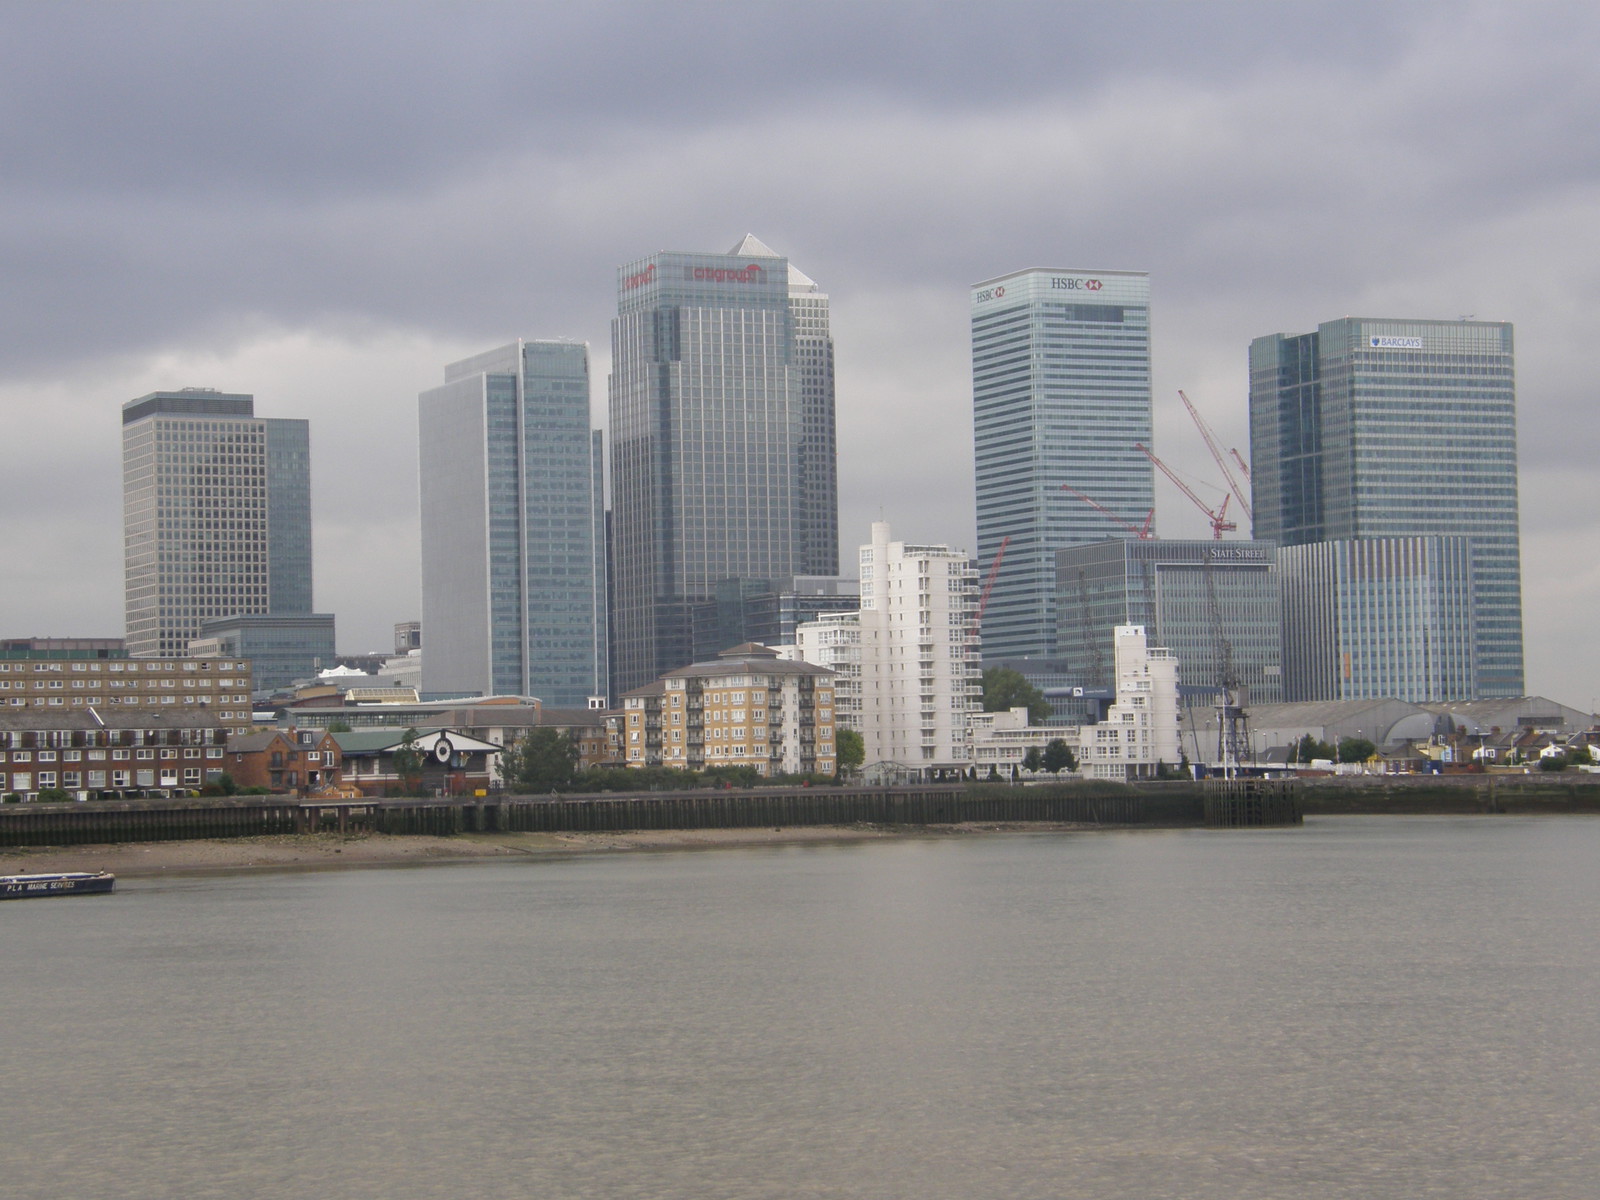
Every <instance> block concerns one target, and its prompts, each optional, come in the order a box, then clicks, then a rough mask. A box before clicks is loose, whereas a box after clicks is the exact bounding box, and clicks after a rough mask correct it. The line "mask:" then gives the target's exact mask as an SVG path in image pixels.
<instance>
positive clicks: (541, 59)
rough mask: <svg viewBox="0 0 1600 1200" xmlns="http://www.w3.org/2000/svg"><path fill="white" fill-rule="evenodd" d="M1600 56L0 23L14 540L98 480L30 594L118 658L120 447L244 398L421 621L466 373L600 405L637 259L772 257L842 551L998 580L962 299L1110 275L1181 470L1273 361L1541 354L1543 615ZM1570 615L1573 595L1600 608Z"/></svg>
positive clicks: (1595, 156) (616, 22)
mask: <svg viewBox="0 0 1600 1200" xmlns="http://www.w3.org/2000/svg"><path fill="white" fill-rule="evenodd" d="M1597 43H1600V18H1597V17H1596V16H1594V15H1592V14H1591V12H1590V9H1589V7H1588V6H1582V5H1578V4H1570V5H1566V4H1519V5H1493V4H1422V3H1418V4H1403V5H1393V4H1351V3H1346V4H1270V3H1260V4H1217V3H1173V4H1106V3H1103V2H1102V3H1085V4H1069V3H1059V2H1057V3H1048V4H1003V3H1002V4H992V5H984V6H975V5H963V6H957V5H948V6H936V5H926V4H889V3H848V4H804V3H786V4H748V3H747V4H731V3H730V4H716V5H695V4H662V5H641V4H610V5H604V4H602V5H593V4H589V5H566V6H561V7H557V6H555V5H534V6H530V5H527V4H459V5H449V6H444V5H420V4H400V3H384V4H363V3H357V4H322V3H319V4H308V5H293V4H270V5H267V4H263V5H241V4H230V5H217V4H204V5H198V4H138V5H136V4H127V3H117V4H107V5H90V4H54V5H43V4H40V5H11V6H8V7H6V8H4V9H3V10H0V118H3V119H0V273H3V275H0V277H3V278H4V279H5V282H6V286H5V288H4V289H0V330H3V333H0V403H4V404H6V405H7V406H8V408H9V409H11V410H16V411H15V412H8V416H12V418H13V420H12V428H13V431H15V430H17V429H19V428H21V429H25V431H26V434H27V440H26V441H21V440H19V439H18V438H17V437H15V436H13V437H12V438H11V439H10V444H9V446H7V447H6V448H5V449H0V506H4V509H5V511H6V512H7V513H8V514H10V515H13V516H14V515H16V514H17V513H24V514H26V513H27V510H28V507H29V506H30V505H31V504H33V503H36V498H37V497H38V496H40V495H45V494H51V489H50V487H49V484H50V482H51V480H52V479H53V478H55V477H56V476H57V475H58V474H59V472H60V470H61V463H60V462H59V461H56V460H54V459H52V457H51V454H50V452H49V451H48V450H44V451H41V450H40V449H39V448H40V447H46V448H49V447H55V446H73V447H75V448H76V452H77V453H79V454H88V455H90V456H91V457H93V456H98V457H97V458H94V461H95V462H97V463H99V468H98V474H97V475H96V476H95V479H96V482H95V483H94V484H93V485H92V486H85V487H81V488H77V489H72V490H71V491H69V492H67V493H59V492H58V493H57V495H58V499H56V500H54V501H53V504H52V511H51V513H50V514H49V519H48V520H45V519H43V518H41V519H39V520H37V521H31V522H23V523H22V524H24V525H26V528H27V533H26V535H25V536H26V543H27V546H28V549H29V553H30V556H32V557H31V559H30V561H35V560H36V561H38V562H49V563H50V566H49V568H48V569H40V570H38V571H37V572H36V574H35V575H34V576H32V577H30V578H33V579H34V580H35V582H36V583H39V585H40V586H37V587H36V586H34V585H33V584H30V586H29V587H28V588H27V589H26V590H25V591H23V590H13V591H12V592H11V594H8V595H7V596H6V597H5V600H6V602H7V604H9V605H11V606H12V607H13V609H16V608H17V606H18V604H19V601H18V597H29V598H33V597H38V598H39V599H38V600H37V601H36V602H35V601H33V600H31V599H30V600H28V601H25V602H24V603H36V608H35V611H38V612H40V613H43V614H46V615H51V614H60V613H67V612H72V611H78V612H80V613H81V612H82V611H83V610H82V609H81V608H79V609H76V610H74V609H73V607H72V606H73V605H77V604H80V603H81V598H82V596H83V595H86V594H104V595H109V596H110V597H111V599H110V601H109V602H108V603H105V604H103V605H102V608H103V611H104V612H105V613H108V614H111V616H109V617H107V616H102V617H100V618H96V619H95V620H94V621H90V620H89V619H87V618H82V617H80V619H78V621H77V625H78V626H79V628H77V629H76V630H75V629H73V628H68V627H65V626H63V627H61V628H59V629H56V630H55V632H61V633H70V632H82V627H83V626H85V625H89V624H93V625H94V627H95V629H96V630H97V631H99V632H105V631H106V630H107V624H106V622H107V620H110V619H113V618H114V616H115V614H116V613H117V611H118V609H119V606H120V582H119V580H120V576H119V567H120V564H119V563H118V562H117V561H116V556H117V554H118V552H119V551H118V547H119V544H120V541H119V537H120V523H119V513H118V512H117V509H116V488H115V478H116V463H117V447H116V426H115V420H114V416H108V414H112V413H114V409H115V405H116V404H117V403H120V402H121V401H122V400H125V399H128V398H129V397H130V396H131V395H134V394H136V390H137V388H140V387H156V386H182V385H187V384H212V385H215V386H220V387H224V388H233V389H237V390H242V391H254V392H256V393H257V394H258V398H259V400H260V405H261V411H263V412H266V413H269V414H271V415H305V416H309V417H311V418H312V419H313V421H314V446H315V447H316V449H315V453H314V470H315V471H316V472H319V474H318V475H317V478H316V487H317V493H316V494H317V501H316V503H317V504H318V506H319V508H318V529H319V534H318V536H319V541H318V572H319V574H318V594H319V602H322V603H324V604H326V606H329V607H337V608H338V609H339V611H340V612H341V614H342V615H341V640H342V641H343V640H344V637H345V633H346V631H348V630H349V629H350V628H351V626H352V624H357V623H360V622H362V621H365V622H366V629H367V630H368V632H367V634H366V635H365V636H363V637H361V638H360V641H361V642H363V643H364V642H373V643H374V644H379V643H381V640H382V639H381V638H380V637H378V633H380V632H381V630H382V628H383V623H384V622H387V621H392V620H397V619H401V618H403V617H408V616H415V615H416V614H415V612H414V611H393V612H391V611H389V609H390V608H391V607H393V608H396V609H404V608H405V606H406V605H407V604H413V605H414V599H410V597H413V596H414V593H415V579H414V575H415V555H414V546H411V545H408V541H407V539H408V537H414V532H413V530H414V507H415V491H416V482H415V453H416V449H415V432H414V414H415V394H416V392H417V391H418V390H419V389H421V388H423V387H427V386H430V385H431V384H432V383H434V382H436V381H437V380H438V378H439V369H440V367H441V366H442V363H443V361H447V357H448V356H450V355H457V354H460V353H466V352H470V351H471V350H476V349H482V348H485V347H487V346H490V345H495V344H499V343H502V342H504V341H506V340H509V339H510V338H513V337H517V336H531V337H541V336H557V335H566V336H572V337H577V338H581V339H586V340H589V341H590V342H591V343H593V345H594V347H595V353H596V389H595V394H596V398H597V408H598V409H600V410H601V411H602V412H603V408H604V403H603V396H604V384H603V370H604V365H605V361H604V360H605V353H606V343H607V328H608V319H609V316H610V314H611V313H612V312H613V311H614V304H615V300H614V291H613V289H614V272H615V270H616V267H617V266H618V265H619V264H620V263H622V262H625V261H627V260H629V259H632V258H636V257H638V256H641V255H644V254H647V253H650V252H652V251H654V250H657V249H662V248H682V249H721V248H723V247H724V246H727V245H730V244H732V243H733V242H734V240H735V239H736V238H737V237H738V236H740V235H741V234H742V233H744V232H746V231H754V232H756V233H758V234H759V235H760V236H761V237H762V238H763V239H764V240H766V241H767V242H768V243H769V244H770V245H772V246H774V247H776V248H777V249H779V250H780V251H782V252H785V253H787V254H789V255H791V256H792V257H793V258H794V259H795V261H796V262H797V264H798V265H799V266H801V267H802V268H803V269H804V270H805V271H807V272H808V273H809V274H810V275H812V276H813V277H814V278H816V279H818V280H819V282H821V284H822V285H823V287H824V288H825V289H826V290H827V291H829V292H830V293H831V295H832V296H833V304H834V317H835V337H836V340H837V342H838V347H839V363H840V367H839V371H840V375H839V380H840V384H839V386H840V394H839V407H840V429H841V462H840V483H841V495H842V497H843V498H844V505H845V510H846V511H845V512H844V514H843V515H842V519H841V528H842V530H844V531H845V533H844V541H845V544H846V547H847V549H848V548H849V547H851V546H853V545H854V543H855V541H856V540H858V539H859V537H860V536H862V535H863V533H864V526H865V522H866V521H867V520H870V519H872V518H874V517H877V516H878V515H880V511H879V510H880V506H881V508H882V515H884V516H887V517H888V518H889V519H890V520H891V521H892V522H894V523H895V524H896V528H897V531H898V530H900V528H901V526H902V525H905V526H907V527H906V528H904V530H903V532H905V533H906V534H907V535H909V536H914V537H917V538H925V539H928V540H944V541H949V542H951V543H952V544H955V545H961V546H968V547H970V545H971V538H972V532H971V526H972V513H971V508H972V504H971V493H970V486H969V485H967V484H966V483H964V482H963V481H965V480H968V479H970V472H971V448H970V391H969V386H968V366H967V361H966V356H967V350H966V338H967V315H966V306H965V289H966V286H967V285H968V284H970V283H973V282H975V281H977V280H979V279H982V278H987V277H990V276H993V275H996V274H1000V273H1004V272H1007V271H1010V270H1014V269H1017V268H1019V267H1022V266H1028V265H1036V264H1037V265H1061V266H1101V267H1124V268H1134V269H1146V270H1149V271H1151V273H1152V281H1153V288H1154V295H1155V315H1154V320H1155V357H1156V364H1155V365H1156V398H1157V422H1156V429H1157V440H1158V447H1159V448H1160V449H1161V450H1162V452H1163V453H1164V454H1167V455H1169V456H1170V457H1172V458H1174V459H1175V460H1177V461H1180V462H1186V463H1204V462H1205V461H1206V460H1205V459H1204V457H1203V455H1204V450H1203V448H1201V447H1200V446H1199V445H1198V442H1197V441H1196V440H1195V438H1194V435H1193V433H1192V431H1191V430H1190V429H1189V428H1188V425H1187V418H1186V416H1185V415H1184V414H1183V412H1182V411H1181V409H1179V408H1178V407H1177V405H1176V400H1175V394H1174V393H1175V389H1176V388H1177V387H1185V388H1186V389H1187V390H1189V391H1190V394H1191V395H1192V396H1194V397H1195V398H1196V400H1197V401H1198V402H1200V403H1201V404H1202V406H1203V407H1204V408H1205V411H1206V412H1207V415H1208V418H1209V419H1210V420H1211V421H1212V423H1213V424H1214V425H1215V426H1216V427H1217V430H1218V433H1219V434H1220V435H1221V436H1222V438H1223V440H1224V442H1225V443H1227V444H1229V445H1240V446H1243V445H1245V444H1246V441H1247V431H1246V430H1245V427H1244V413H1243V408H1244V406H1243V396H1244V378H1243V358H1244V349H1245V346H1246V344H1247V343H1248V341H1249V339H1250V338H1251V337H1253V336H1256V335H1259V334H1262V333H1267V332H1272V331H1274V330H1284V331H1288V332H1298V331H1304V330H1307V329H1310V328H1313V327H1314V326H1315V325H1316V323H1317V322H1319V321H1323V320H1328V319H1330V318H1332V317H1336V316H1339V315H1343V314H1345V313H1356V314H1361V315H1373V316H1381V315H1428V316H1439V317H1453V316H1456V315H1460V314H1464V313H1475V314H1476V315H1478V316H1480V317H1484V318H1495V319H1511V320H1515V321H1516V322H1517V324H1518V329H1517V341H1518V352H1519V354H1518V367H1519V388H1520V395H1519V398H1520V407H1521V418H1522V442H1523V452H1524V461H1525V463H1529V464H1533V469H1526V468H1525V471H1524V488H1523V495H1524V512H1525V514H1528V515H1527V517H1526V522H1527V524H1528V525H1529V527H1530V532H1529V538H1528V543H1527V544H1528V546H1529V547H1530V550H1529V572H1530V587H1529V590H1530V594H1533V593H1535V592H1536V591H1537V590H1540V589H1539V588H1538V587H1537V585H1536V582H1535V581H1536V580H1537V579H1538V578H1540V573H1541V572H1543V573H1544V577H1545V578H1547V579H1553V578H1554V577H1555V576H1556V575H1557V574H1558V573H1559V572H1558V571H1557V570H1555V569H1554V568H1552V567H1551V566H1549V565H1545V559H1546V558H1551V559H1552V560H1553V555H1552V552H1551V550H1546V549H1543V547H1547V546H1548V547H1552V548H1553V547H1554V546H1555V545H1556V544H1557V543H1556V540H1555V539H1554V538H1553V537H1552V533H1551V531H1556V530H1559V531H1561V534H1562V535H1565V536H1570V537H1575V538H1582V537H1588V538H1590V539H1591V540H1592V539H1593V538H1595V537H1596V536H1597V535H1596V531H1595V528H1594V519H1593V518H1592V516H1590V515H1589V514H1590V513H1592V512H1593V511H1594V510H1595V509H1596V508H1600V495H1596V494H1595V492H1596V485H1595V483H1594V473H1593V471H1592V469H1591V468H1590V459H1591V458H1592V452H1591V451H1590V449H1589V448H1588V446H1587V445H1586V443H1585V441H1584V439H1582V438H1580V437H1574V436H1571V431H1572V429H1574V428H1584V427H1586V423H1587V422H1588V420H1589V409H1590V407H1591V403H1592V401H1591V398H1590V397H1591V395H1592V391H1593V388H1592V385H1591V383H1590V380H1591V378H1592V376H1593V369H1592V365H1591V363H1590V362H1589V358H1590V354H1589V349H1588V342H1589V336H1590V335H1589V330H1588V325H1589V319H1588V315H1589V313H1590V312H1592V310H1593V302H1594V296H1595V294H1596V292H1597V291H1600V268H1597V267H1596V265H1595V264H1596V263H1600V221H1596V220H1595V216H1596V212H1597V204H1600V179H1597V174H1600V129H1597V127H1596V125H1595V123H1594V121H1593V114H1594V113H1595V112H1596V111H1600V72H1597V70H1596V67H1595V63H1594V56H1593V52H1592V48H1593V46H1594V45H1596V44H1597ZM136 380H137V381H140V382H139V383H138V384H137V385H136V384H135V381H136ZM23 411H25V412H26V419H25V420H24V421H22V422H21V423H20V425H19V423H18V421H17V420H16V413H18V412H23ZM908 422H911V423H914V424H915V425H916V427H917V428H918V430H919V438H918V445H917V453H916V455H914V456H912V455H903V456H895V457H894V463H895V465H894V468H893V470H892V471H888V470H886V469H885V467H884V455H883V453H882V448H883V447H884V446H885V445H893V444H895V441H896V439H898V438H900V437H902V436H903V433H904V430H905V428H906V427H907V424H908ZM24 447H27V449H23V448H24ZM352 498H359V500H360V503H358V504H356V505H354V506H351V505H350V503H349V502H350V500H351V499H352ZM1169 501H1170V502H1171V503H1170V504H1169V503H1168V502H1169ZM1163 504H1164V507H1163V509H1162V512H1161V513H1160V514H1159V516H1158V519H1159V521H1160V522H1161V526H1162V529H1163V531H1164V532H1169V533H1186V532H1191V531H1192V530H1191V528H1189V527H1187V526H1185V524H1184V523H1185V522H1186V521H1194V520H1195V518H1194V516H1193V514H1190V513H1188V512H1186V511H1185V510H1184V509H1182V508H1179V507H1177V505H1178V504H1181V501H1178V500H1176V499H1175V497H1167V498H1166V499H1165V500H1164V501H1163ZM367 513H371V514H375V515H373V516H372V517H370V518H368V517H366V516H365V515H364V514H367ZM913 513H914V514H915V516H914V518H913V517H912V516H911V515H909V514H913ZM913 519H914V520H916V521H918V522H922V524H921V525H920V526H919V527H918V528H910V527H909V526H910V524H911V521H912V520H913ZM74 529H76V530H77V531H78V532H77V533H76V534H73V532H72V531H73V530H74ZM13 536H14V537H22V536H23V534H22V533H21V532H20V531H19V532H16V533H14V535H13ZM74 545H76V546H77V547H80V549H79V550H77V551H76V554H75V553H74V551H73V550H72V549H71V547H73V546H74ZM90 546H93V547H98V548H99V550H98V551H97V553H98V552H99V551H103V557H104V558H105V560H106V562H105V566H104V569H103V570H102V571H101V572H100V574H99V575H97V576H96V577H95V579H94V580H93V583H92V586H90V587H84V586H82V580H83V575H82V572H83V571H84V569H85V568H84V566H83V565H82V564H83V563H85V562H86V561H88V560H87V559H86V558H85V557H84V555H83V552H82V549H81V548H82V547H90ZM1534 547H1541V549H1539V550H1538V551H1537V552H1536V551H1535V549H1534ZM52 555H55V556H56V559H57V560H58V561H52V560H51V556H52ZM1541 555H1542V556H1543V557H1540V556H1541ZM355 562H359V563H360V564H361V565H360V567H359V568H357V567H355V566H353V565H352V564H353V563H355ZM1575 580H1576V581H1577V582H1574V581H1575ZM1582 580H1583V576H1582V575H1581V574H1580V575H1576V576H1574V575H1571V574H1570V573H1569V575H1568V577H1567V578H1566V579H1564V580H1563V586H1564V587H1565V588H1566V589H1567V590H1566V591H1564V592H1561V593H1560V594H1562V595H1564V596H1575V597H1577V598H1578V599H1579V600H1580V601H1582V602H1584V603H1588V602H1590V601H1592V600H1593V599H1594V597H1595V596H1596V595H1600V581H1595V580H1592V579H1591V580H1589V581H1588V582H1582ZM52 581H53V582H52ZM52 589H53V590H52ZM1574 589H1576V590H1574ZM1542 590H1543V591H1544V593H1545V594H1554V592H1555V591H1559V589H1552V588H1549V587H1546V588H1543V589H1542ZM330 597H331V599H330ZM1536 624H1542V625H1544V626H1550V623H1549V622H1546V621H1536V618H1535V615H1534V611H1533V609H1532V608H1530V665H1531V662H1532V659H1533V657H1534V651H1533V645H1534V635H1533V629H1534V626H1535V625H1536ZM1550 627H1553V626H1550ZM37 631H39V632H44V630H42V629H41V630H37ZM1572 632H1573V627H1572V626H1570V625H1569V626H1567V636H1568V637H1570V636H1571V634H1572Z"/></svg>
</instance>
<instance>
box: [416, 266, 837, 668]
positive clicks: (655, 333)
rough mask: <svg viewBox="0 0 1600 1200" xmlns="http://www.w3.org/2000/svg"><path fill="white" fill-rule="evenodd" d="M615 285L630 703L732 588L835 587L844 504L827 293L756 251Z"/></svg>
mask: <svg viewBox="0 0 1600 1200" xmlns="http://www.w3.org/2000/svg"><path fill="white" fill-rule="evenodd" d="M617 283H618V287H617V317H616V320H615V321H613V322H612V326H611V342H612V375H611V505H612V544H613V554H612V562H613V570H614V573H615V579H614V592H613V595H614V604H615V608H614V611H613V614H612V619H613V635H614V640H613V648H614V656H615V662H614V668H615V680H616V686H617V688H618V690H619V691H629V690H632V689H633V688H636V687H639V686H640V685H642V684H645V683H648V682H650V681H651V680H654V679H656V678H657V677H658V676H660V675H663V674H665V673H666V672H667V671H670V670H672V669H674V668H676V667H680V666H683V665H685V664H687V663H689V662H691V661H693V659H694V644H693V632H694V608H695V605H696V604H697V603H704V602H706V601H711V600H714V599H715V598H716V595H717V590H718V586H719V585H724V584H726V583H727V581H730V580H765V581H777V580H783V579H785V578H788V577H791V576H794V575H833V574H836V573H837V571H838V493H837V483H836V474H835V448H834V407H833V348H832V340H831V337H830V335H829V332H828V298H827V296H825V295H824V294H823V293H822V292H821V291H819V290H818V288H817V285H816V284H815V283H814V282H812V281H811V280H810V279H808V278H807V277H806V276H805V275H803V274H801V273H800V272H799V271H798V270H796V269H795V268H794V267H792V266H790V265H789V261H788V260H787V259H786V258H784V257H782V256H781V255H778V254H776V253H774V252H773V251H772V250H771V249H769V248H768V247H767V246H765V245H763V244H762V243H761V242H760V241H759V240H758V239H756V238H755V237H754V236H748V237H746V238H744V239H743V240H742V241H741V242H740V243H739V244H738V245H736V246H735V247H734V248H733V249H732V250H731V251H730V252H729V253H727V254H681V253H672V252H662V253H659V254H655V255H652V256H651V257H649V258H645V259H641V260H639V261H637V262H634V263H630V264H628V265H627V266H625V267H622V268H621V269H620V270H619V272H618V281H617ZM428 636H429V638H430V639H431V638H432V637H433V631H432V629H430V630H429V632H428Z"/></svg>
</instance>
